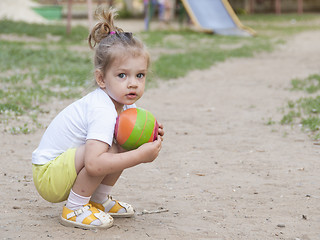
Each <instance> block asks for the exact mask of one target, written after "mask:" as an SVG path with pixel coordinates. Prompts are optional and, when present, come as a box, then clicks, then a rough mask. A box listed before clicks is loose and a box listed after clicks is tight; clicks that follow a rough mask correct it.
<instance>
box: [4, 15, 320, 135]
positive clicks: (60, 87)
mask: <svg viewBox="0 0 320 240" xmlns="http://www.w3.org/2000/svg"><path fill="white" fill-rule="evenodd" d="M241 17H242V19H241V20H242V21H243V23H244V24H245V25H248V26H250V27H252V28H254V29H255V30H257V31H258V36H257V37H248V38H244V37H233V36H228V37H226V36H217V35H212V34H205V33H199V32H194V31H191V30H180V31H177V30H170V31H150V32H142V33H139V34H138V35H139V36H140V37H141V38H142V40H143V41H144V42H145V43H146V45H147V46H148V48H149V50H150V53H151V56H153V57H154V59H155V60H154V61H153V63H152V65H151V66H152V69H151V70H152V71H151V73H152V74H151V75H150V76H148V79H149V80H148V83H147V87H153V86H155V85H156V84H155V83H156V81H155V80H157V81H158V80H165V79H172V78H178V77H182V76H185V75H186V74H187V73H188V72H189V71H192V70H196V69H207V68H209V67H211V66H212V65H213V64H215V63H217V62H221V61H225V60H226V59H228V58H238V57H251V56H253V55H254V54H255V53H257V52H261V51H272V50H273V49H274V47H275V46H276V45H278V44H283V43H285V41H286V38H285V37H283V36H288V35H289V34H291V33H293V32H298V31H304V30H308V29H313V28H315V27H313V26H311V25H309V24H308V21H313V20H314V19H319V17H318V16H315V15H306V14H304V15H302V16H300V15H291V16H288V15H282V16H281V17H278V16H273V15H251V16H241ZM292 19H295V20H294V24H293V21H292ZM318 28H319V27H318ZM279 33H281V35H280V34H279ZM1 34H2V35H6V37H5V38H3V39H7V40H0V53H1V54H0V124H1V127H3V126H5V129H7V131H9V132H11V133H13V134H18V133H29V132H30V131H32V130H30V129H34V128H37V127H39V126H41V124H40V123H39V122H38V115H39V114H42V113H43V112H45V111H44V110H43V109H42V108H44V105H45V104H47V103H48V102H52V101H56V100H57V99H65V98H78V97H79V96H81V94H82V93H83V92H84V90H85V89H87V88H88V85H91V82H92V80H91V79H92V70H93V64H92V55H93V51H91V50H90V49H89V47H88V45H87V42H86V39H87V35H88V30H87V28H86V27H80V26H79V27H73V28H72V34H71V35H67V34H66V27H65V26H64V25H43V24H28V23H24V22H12V21H8V20H2V21H0V35H1ZM8 36H9V37H8ZM10 36H11V37H10ZM275 36H276V37H275ZM282 37H283V38H282ZM78 49H80V51H77V50H78ZM313 81H314V80H313ZM299 104H300V105H301V106H299V107H302V102H301V103H299ZM307 104H309V103H307ZM296 105H298V104H297V103H295V105H294V104H293V106H292V108H293V109H292V110H294V108H295V107H297V106H296ZM21 119H23V120H21ZM16 120H18V122H19V121H24V122H23V123H22V124H21V123H20V126H11V125H10V124H11V122H13V121H15V122H17V121H16ZM271 122H272V121H271V120H270V124H271ZM26 123H27V125H25V124H26ZM10 126H11V128H10ZM8 129H9V130H8Z"/></svg>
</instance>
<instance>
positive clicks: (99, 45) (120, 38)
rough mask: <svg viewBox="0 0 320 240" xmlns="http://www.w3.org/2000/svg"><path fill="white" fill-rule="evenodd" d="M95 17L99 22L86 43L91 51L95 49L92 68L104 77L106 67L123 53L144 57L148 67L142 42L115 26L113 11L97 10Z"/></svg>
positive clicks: (146, 52) (148, 60)
mask: <svg viewBox="0 0 320 240" xmlns="http://www.w3.org/2000/svg"><path fill="white" fill-rule="evenodd" d="M95 16H96V17H97V18H98V19H99V22H98V23H97V24H96V25H95V26H94V27H93V29H92V31H91V33H90V34H89V37H88V43H89V46H90V48H91V49H94V48H96V49H95V56H94V66H95V68H96V69H99V70H100V71H101V72H102V74H103V76H105V71H106V69H107V68H108V66H110V64H111V63H112V62H113V61H114V59H115V58H117V57H120V55H121V53H123V52H126V53H131V54H133V55H134V56H136V55H138V56H141V55H145V56H146V58H147V66H148V67H149V65H150V56H149V53H148V51H147V49H146V47H145V45H144V44H143V42H142V41H141V40H140V39H138V38H136V37H134V36H133V34H132V33H131V32H124V31H123V30H122V29H121V28H119V27H117V26H115V24H114V19H115V18H116V16H117V12H116V10H115V9H113V8H110V9H107V10H106V9H103V8H98V9H97V11H96V13H95ZM120 50H124V51H120Z"/></svg>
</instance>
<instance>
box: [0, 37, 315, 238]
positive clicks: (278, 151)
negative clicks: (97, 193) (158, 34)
mask: <svg viewBox="0 0 320 240" xmlns="http://www.w3.org/2000/svg"><path fill="white" fill-rule="evenodd" d="M319 39H320V32H305V33H302V34H299V35H297V36H294V37H292V38H291V40H290V41H289V42H288V43H287V44H286V45H284V46H282V47H280V48H279V49H278V50H277V51H275V52H273V53H268V54H267V53H263V54H259V55H257V56H256V57H254V58H247V59H231V60H228V61H226V62H224V63H220V64H217V65H215V66H213V67H212V68H210V69H208V70H205V71H193V72H191V73H190V74H188V75H187V76H186V77H185V78H181V79H177V80H173V81H169V82H166V83H163V84H160V85H159V87H158V88H156V89H151V90H148V91H147V92H146V94H145V96H144V97H143V99H142V100H141V101H140V103H139V106H141V107H144V108H146V109H149V110H150V111H152V112H153V113H154V114H155V115H156V117H157V118H158V120H159V121H161V122H162V123H163V124H164V126H165V130H166V135H165V141H164V143H163V149H162V152H161V154H160V156H159V158H158V159H157V160H156V161H155V162H153V163H151V164H144V165H139V166H137V167H134V168H132V169H128V170H126V171H125V172H124V174H123V176H122V177H121V178H120V180H119V182H118V183H117V185H116V186H115V188H114V194H113V195H114V196H115V198H117V199H120V200H122V201H126V202H129V203H131V204H132V205H133V206H134V207H135V209H136V213H137V214H136V216H135V217H134V218H132V219H116V220H115V224H114V226H113V227H112V228H110V229H108V230H99V231H88V230H87V231H86V230H81V229H73V228H66V227H64V226H62V225H60V224H59V223H58V218H59V215H60V214H61V210H62V206H63V204H64V203H60V204H51V203H48V202H46V201H45V200H43V199H42V198H41V197H40V196H39V195H38V194H37V192H36V190H35V188H34V186H33V182H32V173H31V153H32V151H33V150H34V149H35V148H36V146H37V145H38V143H39V141H40V138H41V135H42V133H43V130H39V131H38V132H36V133H34V134H30V135H19V136H13V135H9V134H4V133H0V145H1V148H0V163H1V169H0V186H1V195H0V196H1V198H2V201H1V203H0V209H1V210H0V236H1V239H225V240H229V239H293V240H294V239H296V240H298V239H301V240H310V239H312V240H314V239H320V203H319V202H320V185H319V181H320V175H319V169H320V161H319V152H320V149H319V145H315V144H314V143H313V142H312V140H310V139H309V138H308V136H307V135H306V134H305V133H303V132H301V131H300V129H299V128H295V127H293V128H291V127H286V126H280V125H278V124H275V125H271V126H268V125H266V122H267V121H268V119H269V118H272V120H274V121H279V120H280V119H281V117H282V113H281V111H280V110H279V109H280V108H281V107H283V106H285V105H286V102H287V101H288V100H290V99H295V98H296V96H295V94H294V93H292V92H290V91H288V87H289V86H290V80H291V79H292V78H294V77H306V76H308V75H309V74H314V73H319V70H320V54H319V53H320V44H319ZM56 106H57V110H59V109H58V108H59V107H61V108H62V107H65V105H63V104H61V103H57V104H56ZM61 108H60V109H61ZM51 117H52V116H50V117H48V119H47V120H48V121H50V120H51ZM159 209H160V210H161V211H159V212H157V213H152V214H143V211H144V210H148V211H151V212H152V211H157V210H159Z"/></svg>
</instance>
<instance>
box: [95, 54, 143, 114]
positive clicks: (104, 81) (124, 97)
mask: <svg viewBox="0 0 320 240" xmlns="http://www.w3.org/2000/svg"><path fill="white" fill-rule="evenodd" d="M147 71H148V61H147V57H146V56H144V55H139V56H133V55H131V54H126V55H125V56H122V57H120V58H116V59H115V60H114V62H113V63H112V64H111V65H110V66H109V67H108V69H106V73H105V77H102V75H100V80H99V79H97V75H96V80H97V83H98V85H99V86H100V88H102V89H103V91H105V92H106V93H107V94H108V95H109V97H110V98H111V99H112V101H113V103H114V105H115V107H116V110H117V112H118V113H120V112H121V111H122V108H123V105H131V104H134V103H135V102H136V101H137V100H138V99H140V98H141V97H142V95H143V93H144V88H145V81H146V74H147ZM96 74H97V71H96ZM100 74H101V72H100ZM98 78H99V76H98Z"/></svg>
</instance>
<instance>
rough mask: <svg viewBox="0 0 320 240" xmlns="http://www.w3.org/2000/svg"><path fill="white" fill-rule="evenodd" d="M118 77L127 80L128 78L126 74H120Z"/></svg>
mask: <svg viewBox="0 0 320 240" xmlns="http://www.w3.org/2000/svg"><path fill="white" fill-rule="evenodd" d="M118 77H119V78H125V77H126V74H124V73H120V74H118Z"/></svg>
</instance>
